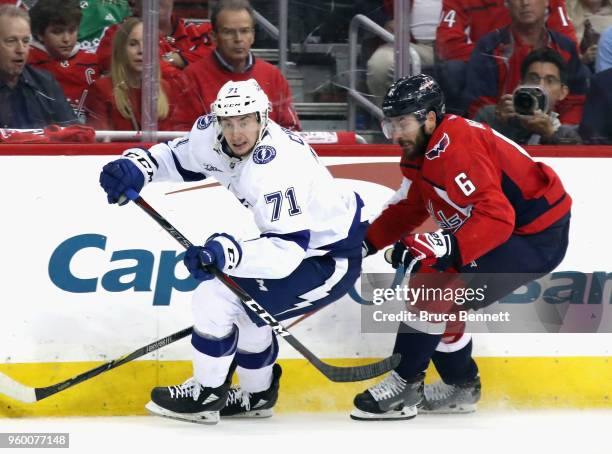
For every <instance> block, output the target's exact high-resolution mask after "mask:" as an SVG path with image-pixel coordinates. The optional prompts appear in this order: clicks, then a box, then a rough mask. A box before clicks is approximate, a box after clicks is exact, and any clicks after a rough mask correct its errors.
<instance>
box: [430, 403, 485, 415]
mask: <svg viewBox="0 0 612 454" xmlns="http://www.w3.org/2000/svg"><path fill="white" fill-rule="evenodd" d="M475 411H476V404H461V405H453V406H451V407H449V406H445V407H440V408H436V409H435V410H430V409H427V408H419V413H423V414H425V415H456V414H466V413H474V412H475Z"/></svg>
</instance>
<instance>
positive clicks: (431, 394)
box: [424, 380, 455, 402]
mask: <svg viewBox="0 0 612 454" xmlns="http://www.w3.org/2000/svg"><path fill="white" fill-rule="evenodd" d="M454 390H455V387H454V386H451V385H447V384H446V383H444V382H443V381H441V380H440V381H437V382H435V383H432V384H431V385H429V386H425V391H424V392H425V399H427V400H429V401H433V402H435V401H438V402H439V401H443V400H446V399H448V398H449V397H450V396H452V394H453V391H454Z"/></svg>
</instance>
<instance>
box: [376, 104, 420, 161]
mask: <svg viewBox="0 0 612 454" xmlns="http://www.w3.org/2000/svg"><path fill="white" fill-rule="evenodd" d="M422 125H423V122H422V121H419V120H417V118H416V117H415V116H414V115H412V114H409V115H402V116H399V117H393V118H385V119H384V120H383V122H382V129H383V132H384V134H385V137H387V138H388V139H391V140H393V143H396V144H398V145H399V146H400V147H401V148H402V152H403V154H404V158H406V159H412V158H415V157H417V156H418V155H419V154H421V153H422V150H423V148H424V147H425V135H424V134H423V131H422V130H421V126H422Z"/></svg>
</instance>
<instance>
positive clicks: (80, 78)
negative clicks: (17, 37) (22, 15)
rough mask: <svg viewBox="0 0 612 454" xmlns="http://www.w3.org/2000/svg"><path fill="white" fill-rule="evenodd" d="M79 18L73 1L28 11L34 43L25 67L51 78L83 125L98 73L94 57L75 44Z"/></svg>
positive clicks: (48, 2) (50, 1)
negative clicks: (38, 69) (89, 94)
mask: <svg viewBox="0 0 612 454" xmlns="http://www.w3.org/2000/svg"><path fill="white" fill-rule="evenodd" d="M81 17H82V13H81V8H80V6H79V2H78V1H77V0H69V1H66V0H39V1H38V2H37V3H36V4H35V5H34V6H33V7H32V8H31V9H30V19H31V21H32V34H33V35H34V37H35V38H36V40H35V41H33V42H32V44H31V48H30V53H29V55H28V63H29V64H31V65H32V66H35V67H36V68H41V69H45V70H47V71H49V72H50V73H52V74H53V75H54V76H55V79H57V81H58V82H59V84H60V85H61V87H62V89H63V90H64V95H65V96H66V99H67V100H68V103H69V104H70V106H71V107H72V109H73V110H74V113H75V115H76V116H77V118H79V119H80V121H81V123H85V109H84V105H85V100H86V98H87V95H88V92H89V87H90V85H91V84H93V83H94V81H95V80H96V79H97V77H98V75H99V71H98V57H97V56H96V54H94V53H92V52H86V51H84V50H82V49H81V48H80V46H79V43H78V42H77V32H78V29H79V24H80V22H81Z"/></svg>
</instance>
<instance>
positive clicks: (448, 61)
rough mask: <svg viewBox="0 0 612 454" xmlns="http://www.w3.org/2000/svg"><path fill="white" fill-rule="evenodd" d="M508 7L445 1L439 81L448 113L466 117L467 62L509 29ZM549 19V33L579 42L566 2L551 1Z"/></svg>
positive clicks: (494, 1)
mask: <svg viewBox="0 0 612 454" xmlns="http://www.w3.org/2000/svg"><path fill="white" fill-rule="evenodd" d="M507 3H508V2H507V0H443V2H442V15H441V16H440V17H441V20H440V24H439V26H438V29H437V31H436V44H435V47H436V57H437V59H438V63H437V65H436V76H437V77H436V78H437V80H438V81H439V82H440V84H441V85H442V88H443V90H444V94H445V97H446V106H447V109H448V110H449V111H451V112H456V113H460V114H462V113H463V108H464V105H463V101H464V100H463V92H464V89H465V81H466V79H465V77H466V71H467V63H468V60H469V59H470V55H472V52H473V51H474V49H475V47H476V42H477V41H478V40H479V39H480V38H482V37H483V36H484V35H486V34H487V33H490V32H492V31H493V30H495V29H501V28H504V27H507V26H508V25H510V22H511V18H510V14H509V10H508V7H507ZM547 17H548V18H547V20H546V26H547V27H548V29H550V30H553V31H556V32H558V33H561V34H564V35H566V36H567V37H568V38H570V39H571V40H572V41H574V42H576V34H575V31H574V27H573V26H572V22H571V21H570V20H569V19H568V15H567V12H566V9H565V0H550V2H549V4H548V10H547Z"/></svg>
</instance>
